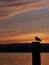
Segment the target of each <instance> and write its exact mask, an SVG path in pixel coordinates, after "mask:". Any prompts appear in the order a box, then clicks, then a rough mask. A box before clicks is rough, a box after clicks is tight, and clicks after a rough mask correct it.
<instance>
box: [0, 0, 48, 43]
mask: <svg viewBox="0 0 49 65" xmlns="http://www.w3.org/2000/svg"><path fill="white" fill-rule="evenodd" d="M35 36H38V37H40V38H41V39H42V43H49V0H0V43H21V42H22V43H25V42H34V41H35Z"/></svg>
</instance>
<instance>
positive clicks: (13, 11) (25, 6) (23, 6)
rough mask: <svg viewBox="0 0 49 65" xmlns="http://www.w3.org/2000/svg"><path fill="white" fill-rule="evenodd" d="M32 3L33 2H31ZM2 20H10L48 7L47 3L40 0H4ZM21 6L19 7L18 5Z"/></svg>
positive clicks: (0, 9) (1, 9) (0, 5)
mask: <svg viewBox="0 0 49 65" xmlns="http://www.w3.org/2000/svg"><path fill="white" fill-rule="evenodd" d="M30 1H31V2H30ZM1 2H2V4H0V19H1V18H8V17H11V16H14V15H17V14H19V13H23V12H27V11H31V10H39V9H44V8H46V7H47V5H46V4H45V2H43V1H38V0H35V1H34V0H21V1H19V0H18V1H17V0H10V1H8V0H7V1H6V0H4V1H3V0H2V1H0V3H1ZM9 2H10V3H9ZM18 4H19V5H18Z"/></svg>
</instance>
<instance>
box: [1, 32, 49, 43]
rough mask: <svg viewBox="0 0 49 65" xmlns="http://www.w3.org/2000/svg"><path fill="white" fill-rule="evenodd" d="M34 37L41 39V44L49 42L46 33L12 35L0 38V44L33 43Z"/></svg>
mask: <svg viewBox="0 0 49 65" xmlns="http://www.w3.org/2000/svg"><path fill="white" fill-rule="evenodd" d="M35 36H38V37H40V38H41V39H42V43H47V42H49V35H48V34H47V33H29V34H20V35H15V36H14V35H13V36H12V37H11V36H9V37H4V38H2V39H1V38H0V39H1V40H0V43H22V42H23V43H25V42H35V39H34V38H35Z"/></svg>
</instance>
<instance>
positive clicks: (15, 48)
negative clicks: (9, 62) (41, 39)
mask: <svg viewBox="0 0 49 65" xmlns="http://www.w3.org/2000/svg"><path fill="white" fill-rule="evenodd" d="M33 43H36V44H38V42H32V43H30V44H29V43H25V44H24V43H23V44H22V43H20V44H18V43H12V44H0V52H32V51H33ZM39 44H40V43H39ZM40 52H49V44H40Z"/></svg>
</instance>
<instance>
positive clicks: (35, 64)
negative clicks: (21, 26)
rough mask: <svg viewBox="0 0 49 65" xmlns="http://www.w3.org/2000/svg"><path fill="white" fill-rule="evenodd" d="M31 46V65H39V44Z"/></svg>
mask: <svg viewBox="0 0 49 65" xmlns="http://www.w3.org/2000/svg"><path fill="white" fill-rule="evenodd" d="M32 45H33V46H32V47H33V48H32V49H33V51H32V64H33V65H40V42H34V43H32Z"/></svg>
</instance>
